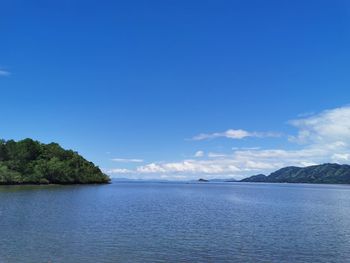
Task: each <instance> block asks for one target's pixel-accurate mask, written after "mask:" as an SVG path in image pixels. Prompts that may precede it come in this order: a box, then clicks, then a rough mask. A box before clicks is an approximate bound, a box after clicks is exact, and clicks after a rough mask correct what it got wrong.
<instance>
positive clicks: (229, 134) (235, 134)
mask: <svg viewBox="0 0 350 263" xmlns="http://www.w3.org/2000/svg"><path fill="white" fill-rule="evenodd" d="M279 136H280V134H278V133H274V132H248V131H245V130H242V129H238V130H234V129H230V130H227V131H224V132H215V133H201V134H199V135H196V136H194V137H193V138H192V140H195V141H201V140H208V139H215V138H220V137H224V138H229V139H237V140H240V139H244V138H246V137H258V138H263V137H279Z"/></svg>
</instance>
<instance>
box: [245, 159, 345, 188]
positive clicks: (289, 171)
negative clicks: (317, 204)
mask: <svg viewBox="0 0 350 263" xmlns="http://www.w3.org/2000/svg"><path fill="white" fill-rule="evenodd" d="M242 181H244V182H268V183H318V184H350V165H345V164H344V165H340V164H335V163H327V164H321V165H313V166H308V167H302V168H301V167H294V166H291V167H285V168H282V169H280V170H278V171H276V172H273V173H271V174H270V175H269V176H264V175H258V176H252V177H249V178H246V179H243V180H242Z"/></svg>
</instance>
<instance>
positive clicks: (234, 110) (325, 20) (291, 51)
mask: <svg viewBox="0 0 350 263" xmlns="http://www.w3.org/2000/svg"><path fill="white" fill-rule="evenodd" d="M0 5H1V8H0V33H1V41H0V48H1V49H0V91H1V104H0V110H1V113H2V114H1V115H2V118H1V125H0V137H2V138H5V139H16V140H18V139H22V138H26V137H31V138H34V139H37V140H40V141H43V142H51V141H55V142H59V143H60V144H62V145H63V146H64V147H65V148H72V149H74V150H77V151H78V152H79V153H81V154H83V155H84V156H85V157H86V158H87V159H89V160H92V161H93V162H95V163H96V164H97V165H99V166H100V167H101V168H103V169H104V170H105V171H106V172H108V173H110V174H111V175H112V176H114V177H132V178H165V179H192V178H197V177H198V175H199V174H200V175H202V177H208V178H213V177H237V178H240V177H243V176H247V175H250V174H255V173H259V172H266V173H268V172H270V171H273V170H274V169H277V168H279V167H282V166H283V165H307V164H313V163H321V162H326V161H336V162H342V163H348V157H347V155H346V154H347V151H348V150H349V149H350V147H348V146H347V144H348V143H350V138H348V136H347V133H346V132H347V131H348V129H349V127H348V125H347V123H346V120H347V117H349V118H350V113H349V108H348V106H347V105H348V103H349V96H350V87H349V83H350V74H349V69H350V63H349V61H350V48H349V47H350V4H349V2H348V1H319V0H318V1H311V0H310V1H309V0H308V1H239V0H237V1H49V2H48V1H19V0H11V1H6V0H5V1H1V3H0ZM327 110H328V111H327ZM347 114H349V115H347ZM295 119H298V121H294V122H293V121H291V120H295ZM327 132H328V133H327ZM348 139H349V140H348ZM333 144H334V147H333V148H332V149H328V148H329V147H330V145H333ZM327 147H328V148H327ZM326 148H327V149H326ZM273 151H275V152H273ZM276 151H277V152H276ZM280 151H281V152H280ZM305 151H306V152H307V154H306V153H305ZM196 153H197V154H196ZM262 156H264V157H262ZM276 156H278V157H279V158H276ZM113 159H114V161H113ZM277 159H278V160H277ZM280 159H281V160H280ZM349 159H350V158H349Z"/></svg>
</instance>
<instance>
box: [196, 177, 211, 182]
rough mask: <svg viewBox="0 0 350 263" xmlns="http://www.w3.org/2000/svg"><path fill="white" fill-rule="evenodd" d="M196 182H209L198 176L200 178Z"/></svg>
mask: <svg viewBox="0 0 350 263" xmlns="http://www.w3.org/2000/svg"><path fill="white" fill-rule="evenodd" d="M198 182H200V183H207V182H209V180H206V179H203V178H200V179H198Z"/></svg>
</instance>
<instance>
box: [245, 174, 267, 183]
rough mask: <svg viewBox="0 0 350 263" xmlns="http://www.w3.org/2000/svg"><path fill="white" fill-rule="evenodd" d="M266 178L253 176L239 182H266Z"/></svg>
mask: <svg viewBox="0 0 350 263" xmlns="http://www.w3.org/2000/svg"><path fill="white" fill-rule="evenodd" d="M266 179H267V176H266V175H264V174H257V175H253V176H251V177H248V178H244V179H242V180H241V182H266Z"/></svg>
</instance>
